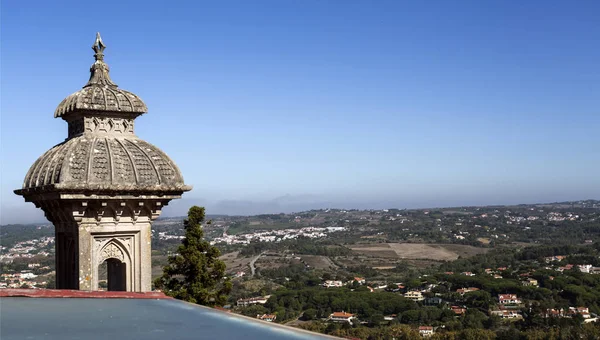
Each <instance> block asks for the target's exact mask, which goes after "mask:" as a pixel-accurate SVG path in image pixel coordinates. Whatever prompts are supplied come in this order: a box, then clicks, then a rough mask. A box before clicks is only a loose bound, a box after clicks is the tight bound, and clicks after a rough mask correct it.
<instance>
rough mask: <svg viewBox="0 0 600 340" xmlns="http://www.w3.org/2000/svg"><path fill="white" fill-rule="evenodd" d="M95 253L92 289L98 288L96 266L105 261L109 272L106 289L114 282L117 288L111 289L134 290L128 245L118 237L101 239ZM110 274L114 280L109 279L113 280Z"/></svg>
mask: <svg viewBox="0 0 600 340" xmlns="http://www.w3.org/2000/svg"><path fill="white" fill-rule="evenodd" d="M96 254H97V255H96V261H95V268H94V282H93V284H92V287H93V289H98V266H100V265H101V264H102V263H104V262H105V261H106V262H107V266H108V272H109V273H108V289H109V290H111V286H112V283H111V282H115V284H116V285H117V286H119V288H116V289H112V290H126V291H132V290H134V284H133V282H132V279H133V275H132V273H133V270H134V269H133V261H132V254H131V249H130V247H128V246H127V245H126V244H125V243H124V242H122V241H121V240H120V239H119V238H117V237H113V238H110V239H109V240H107V241H104V242H102V241H101V242H100V243H99V247H97V253H96ZM113 269H115V270H113ZM111 273H112V274H111ZM111 275H115V276H113V278H114V280H116V281H111V280H113V279H111Z"/></svg>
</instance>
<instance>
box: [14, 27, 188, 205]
mask: <svg viewBox="0 0 600 340" xmlns="http://www.w3.org/2000/svg"><path fill="white" fill-rule="evenodd" d="M92 48H93V49H94V51H95V52H96V54H95V58H96V62H95V63H94V64H93V65H92V67H91V68H90V72H91V76H90V80H89V81H88V83H87V84H86V85H85V86H84V87H83V89H82V90H80V91H78V92H76V93H74V94H72V95H70V96H68V97H67V98H66V99H65V100H63V101H62V103H60V105H59V106H58V108H57V109H56V112H55V114H54V116H55V117H61V118H63V119H65V120H66V121H67V122H68V124H69V136H68V138H67V140H65V142H63V143H60V144H58V145H56V146H54V147H53V148H51V149H50V150H48V151H47V152H46V153H44V154H43V155H42V156H41V157H40V158H38V160H37V161H36V162H35V163H34V164H33V165H32V166H31V168H30V169H29V172H28V173H27V175H26V176H25V181H24V182H23V187H22V189H21V190H16V191H15V192H16V193H17V194H20V195H26V194H29V193H35V192H48V191H60V192H65V191H66V192H88V193H89V192H91V191H93V192H94V193H95V192H105V193H106V192H108V193H111V194H114V193H130V192H134V193H136V192H137V193H140V192H152V193H156V194H160V193H161V192H162V193H177V192H179V193H181V192H183V191H188V190H190V189H191V187H189V186H186V185H185V184H184V181H183V177H182V175H181V172H180V171H179V169H178V168H177V166H176V165H175V163H174V162H173V161H172V160H171V159H170V158H169V157H168V156H167V155H166V154H165V153H164V152H162V151H161V150H160V149H159V148H157V147H155V146H154V145H152V144H150V143H148V142H145V141H143V140H142V139H140V138H138V137H137V136H136V135H135V134H134V131H133V127H134V119H135V118H136V117H137V116H139V115H141V114H142V113H145V112H146V111H147V108H146V105H145V104H144V102H143V101H142V100H141V99H140V98H139V97H138V96H136V95H135V94H133V93H131V92H128V91H124V90H121V89H118V88H117V85H115V84H114V83H113V82H112V80H111V79H110V77H109V75H108V66H107V65H106V64H105V63H104V61H103V59H104V54H103V51H104V48H105V46H104V44H103V42H102V39H101V38H100V35H99V34H98V35H97V36H96V42H95V43H94V46H92Z"/></svg>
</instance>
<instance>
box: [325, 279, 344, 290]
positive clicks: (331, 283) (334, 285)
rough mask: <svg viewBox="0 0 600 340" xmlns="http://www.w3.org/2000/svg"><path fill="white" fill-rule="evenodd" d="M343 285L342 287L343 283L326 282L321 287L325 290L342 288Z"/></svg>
mask: <svg viewBox="0 0 600 340" xmlns="http://www.w3.org/2000/svg"><path fill="white" fill-rule="evenodd" d="M343 285H344V283H343V282H342V281H332V280H327V281H325V282H324V283H323V287H325V288H331V287H342V286H343Z"/></svg>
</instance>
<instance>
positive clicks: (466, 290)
mask: <svg viewBox="0 0 600 340" xmlns="http://www.w3.org/2000/svg"><path fill="white" fill-rule="evenodd" d="M478 290H479V288H477V287H469V288H460V289H457V290H456V292H457V293H458V294H460V295H465V294H466V293H470V292H476V291H478Z"/></svg>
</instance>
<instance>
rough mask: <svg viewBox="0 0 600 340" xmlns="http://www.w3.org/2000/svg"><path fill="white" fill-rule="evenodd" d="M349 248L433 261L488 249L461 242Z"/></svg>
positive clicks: (390, 256) (362, 251) (448, 259)
mask: <svg viewBox="0 0 600 340" xmlns="http://www.w3.org/2000/svg"><path fill="white" fill-rule="evenodd" d="M349 248H350V249H352V250H353V251H355V252H357V253H359V254H364V255H369V256H374V257H382V258H396V259H409V260H417V259H428V260H434V261H451V260H456V259H457V258H458V257H459V256H462V257H469V256H474V255H478V254H484V253H486V252H487V251H488V250H489V249H486V248H477V247H473V246H466V245H461V244H424V243H378V244H355V245H351V246H349Z"/></svg>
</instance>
